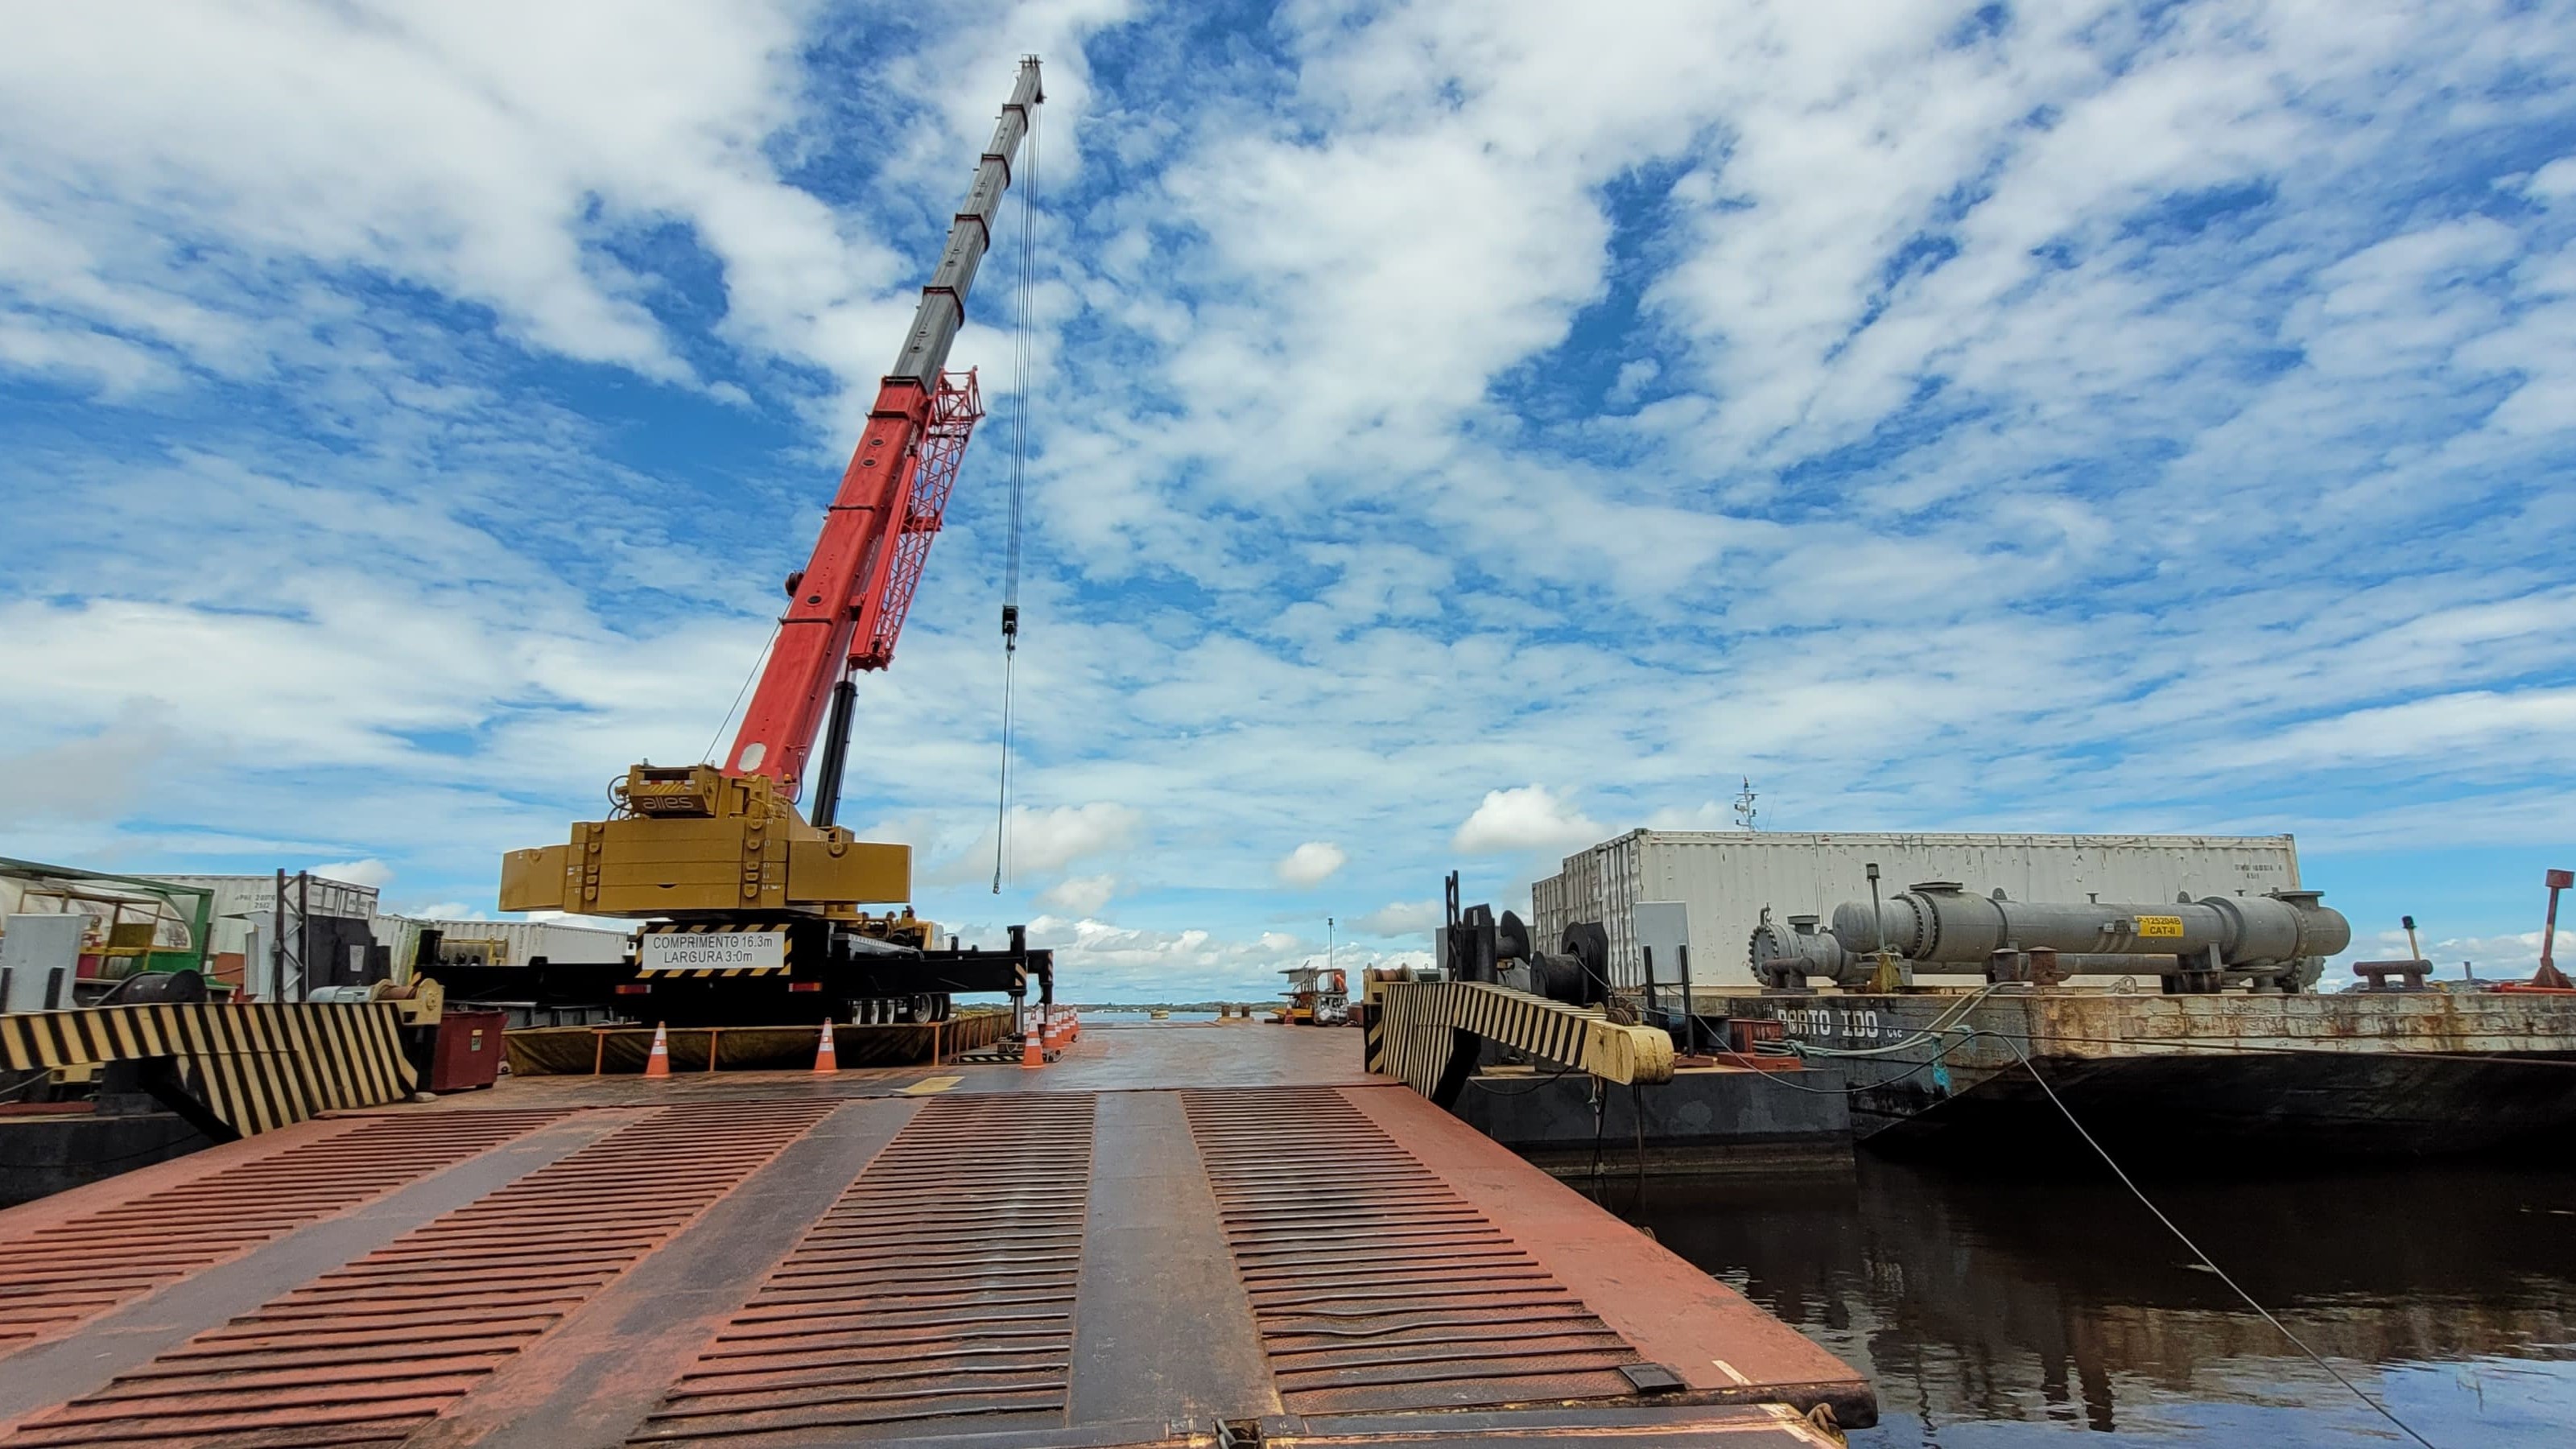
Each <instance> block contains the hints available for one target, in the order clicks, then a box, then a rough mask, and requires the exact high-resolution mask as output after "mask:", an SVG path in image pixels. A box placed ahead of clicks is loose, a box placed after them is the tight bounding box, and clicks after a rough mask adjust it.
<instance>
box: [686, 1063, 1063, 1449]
mask: <svg viewBox="0 0 2576 1449" xmlns="http://www.w3.org/2000/svg"><path fill="white" fill-rule="evenodd" d="M1092 1118H1093V1099H1092V1098H1091V1097H1089V1096H1082V1095H1067V1094H1052V1095H1047V1096H1041V1097H1028V1098H1018V1099H999V1098H991V1097H983V1098H976V1097H968V1098H949V1099H945V1100H939V1101H933V1102H930V1103H927V1104H925V1105H924V1106H923V1107H922V1108H921V1110H920V1111H919V1113H918V1114H917V1115H915V1116H914V1118H913V1119H912V1121H911V1123H910V1124H909V1125H907V1126H906V1127H905V1128H904V1129H903V1130H902V1131H901V1132H898V1133H896V1134H895V1137H894V1140H893V1141H892V1142H890V1143H888V1144H887V1145H886V1147H885V1149H884V1150H883V1151H882V1152H880V1153H879V1154H878V1155H877V1158H876V1160H875V1161H874V1162H873V1163H871V1164H869V1166H868V1168H867V1170H866V1171H865V1172H862V1173H861V1174H859V1176H858V1179H857V1180H856V1181H854V1182H852V1183H851V1184H850V1188H849V1191H848V1192H847V1193H845V1194H843V1195H842V1197H841V1199H840V1201H838V1202H836V1203H834V1204H833V1205H832V1208H831V1210H830V1211H828V1212H826V1213H825V1214H824V1215H823V1218H822V1220H821V1221H820V1222H817V1223H816V1224H815V1225H814V1227H813V1229H812V1230H811V1231H809V1232H807V1233H806V1234H805V1236H804V1239H803V1240H802V1241H801V1242H799V1243H798V1244H797V1245H796V1248H795V1250H794V1251H793V1252H791V1253H789V1254H788V1255H787V1258H786V1260H785V1261H783V1262H782V1263H780V1264H779V1266H778V1268H777V1269H776V1271H774V1272H772V1273H771V1274H770V1275H769V1276H768V1277H767V1279H765V1280H764V1281H763V1282H762V1283H761V1285H760V1289H759V1291H758V1292H757V1293H756V1294H754V1295H753V1297H752V1299H751V1301H750V1302H749V1303H748V1304H747V1305H745V1306H744V1308H743V1310H742V1311H741V1312H740V1313H737V1314H735V1315H734V1316H733V1318H732V1319H731V1321H729V1322H727V1323H726V1324H725V1325H724V1326H723V1327H722V1328H720V1329H719V1330H717V1332H716V1335H715V1340H714V1342H713V1343H711V1344H710V1345H709V1346H708V1348H707V1350H706V1352H705V1353H704V1354H702V1355H700V1356H699V1358H698V1361H697V1362H696V1363H695V1364H693V1365H691V1366H690V1367H689V1369H688V1370H687V1371H686V1372H684V1373H683V1374H681V1376H680V1379H679V1381H678V1382H677V1383H675V1384H673V1385H672V1386H671V1389H670V1392H669V1393H668V1394H666V1395H665V1396H664V1398H663V1401H662V1404H661V1407H660V1408H658V1409H656V1410H655V1411H654V1413H653V1415H652V1417H651V1418H650V1419H648V1420H647V1421H646V1423H645V1425H644V1427H643V1429H642V1430H641V1432H639V1433H638V1434H637V1435H636V1436H635V1442H637V1443H646V1444H673V1443H694V1442H700V1441H705V1440H724V1441H730V1442H737V1443H738V1442H743V1440H744V1439H745V1437H746V1436H757V1435H762V1434H777V1433H784V1432H786V1431H795V1430H833V1431H845V1432H846V1433H848V1434H851V1435H857V1434H874V1435H884V1436H901V1435H906V1434H914V1433H920V1432H926V1431H927V1429H928V1426H931V1425H936V1424H938V1423H940V1422H941V1421H947V1422H950V1423H952V1424H953V1423H955V1422H956V1421H959V1420H972V1421H974V1422H975V1423H976V1425H977V1427H978V1428H979V1429H983V1430H996V1431H998V1430H1006V1429H1010V1428H1013V1427H1038V1426H1046V1427H1053V1426H1055V1425H1057V1424H1059V1423H1061V1421H1062V1419H1063V1417H1064V1410H1065V1403H1066V1397H1067V1392H1068V1385H1067V1370H1068V1368H1069V1365H1070V1359H1071V1354H1072V1347H1073V1305H1074V1298H1075V1294H1074V1279H1075V1275H1076V1274H1077V1273H1078V1272H1079V1271H1080V1268H1081V1261H1082V1246H1083V1230H1084V1227H1085V1222H1084V1218H1085V1213H1084V1206H1085V1203H1086V1201H1087V1199H1088V1197H1089V1194H1090V1187H1091V1137H1092Z"/></svg>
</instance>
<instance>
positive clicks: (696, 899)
mask: <svg viewBox="0 0 2576 1449" xmlns="http://www.w3.org/2000/svg"><path fill="white" fill-rule="evenodd" d="M1045 99H1046V97H1045V94H1044V90H1043V88H1042V86H1041V85H1040V82H1039V75H1038V61H1037V57H1035V56H1029V57H1026V58H1025V59H1023V60H1022V61H1021V63H1020V72H1019V78H1018V81H1017V83H1016V84H1015V85H1014V86H1013V88H1012V91H1011V98H1010V100H1009V101H1008V102H1007V103H1005V104H1004V105H1003V107H1002V115H1001V121H1000V124H999V125H998V126H997V127H996V128H995V130H994V132H993V140H992V144H991V145H990V146H988V147H987V148H986V149H985V151H984V154H983V157H982V159H981V160H980V161H979V162H978V163H977V165H976V168H975V180H974V184H973V185H972V186H970V187H969V188H968V189H967V192H966V200H965V203H964V204H963V205H962V206H961V207H960V208H959V209H958V211H957V214H956V218H955V220H954V221H953V222H952V223H951V224H950V226H949V230H948V240H947V244H946V246H945V247H944V248H943V249H942V250H941V252H940V257H939V265H938V268H937V270H936V271H935V272H934V273H933V274H932V276H931V279H930V282H929V284H928V285H927V286H924V287H923V288H922V289H921V303H920V306H919V308H918V309H917V310H916V311H915V312H914V314H913V320H912V329H911V331H910V332H909V333H908V334H907V335H906V337H905V339H904V344H903V348H902V350H901V352H900V353H898V354H897V356H896V358H895V364H894V367H893V370H892V371H890V372H889V373H888V374H887V375H886V377H885V379H884V381H883V383H882V384H881V385H880V386H879V388H878V390H877V397H876V403H875V406H874V407H872V408H871V409H870V410H869V412H868V421H867V427H866V429H865V431H863V432H862V433H861V434H860V437H859V442H858V446H857V448H856V449H855V450H854V451H853V452H852V454H851V457H850V463H849V466H848V468H847V469H845V470H844V471H843V472H842V475H841V483H840V488H839V491H838V492H837V493H836V494H835V495H834V497H833V499H832V503H831V507H830V510H829V511H828V512H827V513H826V514H825V516H824V523H823V530H822V535H821V537H820V538H819V539H818V540H817V541H816V542H815V545H814V552H813V556H812V558H811V559H810V560H808V561H807V563H806V565H805V567H804V568H802V569H799V570H797V571H796V572H794V573H792V574H789V575H788V576H787V583H786V589H787V609H786V612H785V614H784V615H782V616H781V617H780V619H779V621H778V635H777V639H776V642H775V644H774V645H773V646H772V648H771V649H770V652H769V656H768V661H767V663H766V664H765V665H764V666H763V667H762V670H761V673H760V679H759V685H758V687H757V689H755V690H754V691H753V693H752V695H751V700H750V704H749V707H748V708H747V709H746V710H745V711H744V713H743V720H742V727H741V730H740V731H739V733H737V734H736V735H735V737H734V741H733V745H732V748H731V749H730V750H729V751H728V752H727V754H726V755H725V758H724V763H723V764H722V765H720V766H719V765H711V764H696V765H681V766H657V765H654V764H651V763H650V762H647V763H644V764H639V765H636V766H635V767H633V768H632V769H630V770H628V771H627V772H626V773H625V775H624V776H623V777H621V778H620V779H619V780H618V781H617V782H616V783H614V784H613V785H611V787H610V791H609V793H610V798H611V800H612V801H613V802H614V809H613V811H612V813H611V816H610V818H609V819H606V820H601V821H590V822H583V823H579V824H576V825H574V826H573V827H572V836H571V839H570V840H569V841H567V842H566V843H564V844H562V845H545V846H538V847H536V848H534V849H530V850H515V851H511V852H510V853H509V854H508V855H506V856H504V857H503V859H502V863H501V892H500V904H501V909H503V910H505V911H570V912H576V913H579V914H583V915H597V916H620V917H631V918H649V919H647V922H646V924H645V925H643V926H642V927H640V928H639V932H638V935H637V937H636V956H635V959H634V960H633V961H632V962H631V963H630V964H629V968H628V969H627V970H626V971H625V972H624V973H622V976H623V978H624V979H620V980H618V981H617V982H616V983H615V984H614V991H615V992H616V993H617V994H618V995H620V996H622V997H628V998H632V997H644V998H647V999H646V1000H644V1001H640V1002H639V1001H631V1000H630V1001H624V1002H621V1003H619V1004H621V1005H627V1006H631V1007H639V1008H644V1009H645V1010H646V1011H647V1012H648V1013H649V1014H650V1015H651V1016H652V1017H653V1018H654V1019H657V1020H667V1021H672V1022H685V1023H694V1024H724V1023H732V1022H783V1021H791V1020H797V1019H805V1020H810V1019H812V1015H813V1012H814V1009H815V1008H816V1007H818V1006H820V1007H822V1008H823V1009H824V1010H825V1011H826V1012H827V1013H828V1014H829V1015H831V1016H833V1017H835V1018H836V1019H840V1020H856V1021H898V1020H932V1019H937V1018H940V1017H944V1016H945V1015H947V1012H948V998H949V996H950V994H951V993H954V992H975V991H1002V992H1008V993H1010V994H1011V995H1013V996H1015V997H1016V996H1020V995H1022V994H1023V993H1024V992H1025V989H1026V982H1027V979H1028V978H1029V977H1030V976H1032V975H1034V976H1036V977H1038V979H1039V985H1040V991H1041V996H1042V999H1047V1000H1051V999H1052V996H1053V970H1052V966H1053V963H1052V960H1051V958H1050V957H1049V956H1048V953H1046V952H1044V951H1032V950H1030V949H1028V947H1027V944H1026V939H1025V936H1024V934H1023V932H1022V931H1021V929H1020V928H1018V927H1013V928H1012V931H1011V944H1010V947H1009V948H1008V949H1006V950H998V951H982V950H975V949H971V948H965V947H961V946H960V945H959V944H958V942H957V941H956V939H955V938H954V937H950V938H948V940H947V942H946V944H945V945H944V946H943V945H942V944H941V943H940V939H939V929H938V927H936V926H934V925H932V924H931V923H929V922H927V921H923V920H919V919H917V918H915V917H914V915H913V914H912V909H911V907H910V906H909V905H908V904H907V905H904V906H903V909H902V910H901V912H900V913H894V912H891V911H890V912H888V913H887V914H884V915H869V914H867V913H866V912H864V911H862V910H860V909H859V908H860V906H862V905H868V904H878V905H892V904H896V903H902V902H908V901H910V900H911V898H912V850H911V847H909V846H904V845H880V844H871V843H868V842H863V841H860V840H859V839H857V838H856V837H855V836H854V835H852V833H851V832H850V831H849V830H848V829H846V828H844V827H842V826H839V825H837V824H835V823H834V817H835V816H836V814H837V813H838V810H839V806H840V793H841V774H842V770H843V768H844V766H845V764H846V762H847V751H848V746H849V734H850V715H851V710H852V707H853V703H854V701H855V699H856V697H857V683H856V680H857V676H858V675H859V674H860V673H862V672H866V671H870V670H878V669H883V668H885V667H886V666H887V664H889V663H890V662H892V660H893V658H894V649H895V641H896V640H897V638H898V637H899V636H900V635H901V634H902V632H903V623H904V617H905V615H906V614H907V613H908V612H909V611H910V610H911V607H912V597H913V591H914V590H915V589H916V588H917V587H919V585H920V582H921V572H922V567H923V565H924V563H926V562H927V560H928V558H929V554H930V545H931V541H932V540H933V539H934V538H935V537H937V535H938V532H939V526H940V520H941V518H942V516H943V515H944V514H945V512H946V510H947V506H948V497H949V493H950V491H951V490H952V489H953V488H955V486H956V483H957V470H958V466H959V464H960V463H961V462H962V461H963V459H964V457H965V453H966V442H967V439H968V438H969V437H970V436H971V435H972V434H973V432H974V428H975V423H976V421H977V420H978V419H979V418H981V417H982V416H983V400H982V397H981V394H980V392H979V390H978V388H977V385H976V379H975V374H974V373H973V372H972V371H969V372H966V373H964V374H962V375H961V374H957V373H951V372H948V371H946V370H945V367H946V364H947V361H948V351H949V347H950V345H951V344H952V343H953V342H954V341H955V340H956V337H957V331H958V329H959V328H960V327H961V326H962V325H964V323H965V319H966V296H967V293H968V292H969V291H970V290H971V289H972V288H973V286H974V284H975V273H976V269H977V267H978V266H979V264H980V263H981V262H982V261H983V259H984V255H985V253H986V251H987V250H989V249H990V247H991V245H992V224H993V219H994V217H995V215H996V214H997V213H998V211H999V210H1000V207H1001V203H1002V195H1003V193H1004V192H1005V191H1006V190H1007V189H1008V188H1009V186H1010V184H1011V166H1012V163H1013V159H1014V158H1015V157H1016V156H1017V155H1018V152H1019V149H1020V143H1021V140H1022V138H1023V137H1025V136H1027V135H1028V134H1029V124H1030V108H1031V107H1033V106H1036V105H1038V104H1040V103H1041V102H1043V101H1044V100H1045ZM1017 612H1018V611H1017V609H1016V608H1015V607H1012V606H1008V605H1006V606H1005V607H1004V609H1003V614H1002V631H1003V634H1004V636H1005V640H1006V642H1011V641H1015V640H1016V636H1017V634H1018V629H1019V620H1018V618H1017ZM827 716H828V718H827ZM818 726H819V727H820V728H821V730H822V752H821V757H820V759H818V760H813V761H812V768H811V769H809V768H808V762H809V757H810V756H812V755H813V753H814V750H815V733H816V730H817V727H818ZM809 787H810V790H811V795H812V798H811V801H810V811H811V814H810V818H809V817H808V816H807V815H802V814H799V813H798V811H797V807H796V802H797V799H798V797H799V795H800V793H802V792H804V791H805V790H807V789H808V788H809ZM818 998H819V999H818Z"/></svg>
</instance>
